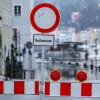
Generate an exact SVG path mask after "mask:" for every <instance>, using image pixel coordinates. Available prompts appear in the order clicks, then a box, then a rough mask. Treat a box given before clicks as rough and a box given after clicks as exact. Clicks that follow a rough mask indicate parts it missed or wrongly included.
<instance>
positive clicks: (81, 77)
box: [76, 70, 87, 82]
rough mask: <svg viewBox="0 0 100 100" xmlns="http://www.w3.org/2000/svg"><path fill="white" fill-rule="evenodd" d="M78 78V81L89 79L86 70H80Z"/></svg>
mask: <svg viewBox="0 0 100 100" xmlns="http://www.w3.org/2000/svg"><path fill="white" fill-rule="evenodd" d="M76 78H77V80H78V81H80V82H83V81H85V80H86V79H87V72H86V71H85V70H80V71H78V72H77V74H76Z"/></svg>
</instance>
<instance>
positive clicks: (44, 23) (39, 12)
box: [30, 3, 60, 33]
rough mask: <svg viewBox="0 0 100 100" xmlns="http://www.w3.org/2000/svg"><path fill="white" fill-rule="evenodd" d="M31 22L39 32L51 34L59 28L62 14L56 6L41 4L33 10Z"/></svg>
mask: <svg viewBox="0 0 100 100" xmlns="http://www.w3.org/2000/svg"><path fill="white" fill-rule="evenodd" d="M30 21H31V24H32V26H33V27H34V28H35V29H36V30H37V31H38V32H41V33H49V32H52V31H53V30H55V29H56V28H57V27H58V25H59V23H60V13H59V11H58V9H57V8H56V7H55V6H54V5H52V4H50V3H41V4H39V5H37V6H36V7H35V8H34V9H33V10H32V12H31V15H30Z"/></svg>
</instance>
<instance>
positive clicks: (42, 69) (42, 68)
mask: <svg viewBox="0 0 100 100" xmlns="http://www.w3.org/2000/svg"><path fill="white" fill-rule="evenodd" d="M44 49H45V47H44V46H43V47H42V64H41V82H43V81H44V73H43V72H44Z"/></svg>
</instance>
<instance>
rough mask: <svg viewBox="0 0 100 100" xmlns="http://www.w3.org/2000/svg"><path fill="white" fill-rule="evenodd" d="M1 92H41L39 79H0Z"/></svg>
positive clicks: (35, 93)
mask: <svg viewBox="0 0 100 100" xmlns="http://www.w3.org/2000/svg"><path fill="white" fill-rule="evenodd" d="M0 94H15V95H17V94H26V95H27V94H28V95H33V94H34V95H38V94H39V82H38V81H0Z"/></svg>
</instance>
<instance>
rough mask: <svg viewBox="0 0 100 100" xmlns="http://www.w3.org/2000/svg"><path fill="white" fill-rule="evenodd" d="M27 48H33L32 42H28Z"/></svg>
mask: <svg viewBox="0 0 100 100" xmlns="http://www.w3.org/2000/svg"><path fill="white" fill-rule="evenodd" d="M26 48H27V49H31V48H32V43H31V42H30V41H28V42H26Z"/></svg>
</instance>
